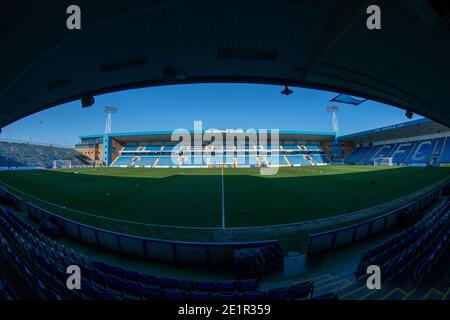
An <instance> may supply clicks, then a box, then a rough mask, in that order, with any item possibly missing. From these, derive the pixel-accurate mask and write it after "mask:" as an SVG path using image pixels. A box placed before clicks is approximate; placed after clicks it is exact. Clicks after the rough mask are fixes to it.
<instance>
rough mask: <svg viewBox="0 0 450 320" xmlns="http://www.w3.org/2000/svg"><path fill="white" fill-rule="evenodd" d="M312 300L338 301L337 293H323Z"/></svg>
mask: <svg viewBox="0 0 450 320" xmlns="http://www.w3.org/2000/svg"><path fill="white" fill-rule="evenodd" d="M313 300H338V293H337V291H336V292H329V293H325V294H322V295H320V296H317V297H314V298H313Z"/></svg>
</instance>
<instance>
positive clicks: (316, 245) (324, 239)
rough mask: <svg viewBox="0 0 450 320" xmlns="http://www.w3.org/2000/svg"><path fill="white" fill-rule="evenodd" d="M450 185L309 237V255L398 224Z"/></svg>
mask: <svg viewBox="0 0 450 320" xmlns="http://www.w3.org/2000/svg"><path fill="white" fill-rule="evenodd" d="M449 187H450V183H447V184H445V185H443V186H442V185H441V186H440V187H438V188H437V189H435V190H433V191H431V192H429V193H427V194H426V195H424V196H422V197H420V198H419V199H417V200H415V201H412V202H411V203H409V204H408V205H406V206H403V207H401V208H399V209H395V210H393V211H391V212H388V213H386V214H384V215H382V216H378V217H376V218H373V219H370V220H366V221H363V222H361V223H357V224H354V225H351V226H348V227H343V228H339V229H334V230H329V231H325V232H320V233H314V234H310V235H309V241H308V254H311V253H317V252H321V251H326V250H330V249H333V248H336V247H339V246H343V245H348V244H351V243H353V242H356V241H358V240H362V239H364V238H367V237H369V236H371V235H374V234H376V233H378V232H381V231H383V230H386V229H388V228H390V227H393V226H394V225H396V224H397V221H398V218H399V217H400V216H401V215H404V214H410V213H412V212H418V211H420V210H422V209H425V208H427V207H428V206H429V205H431V204H432V203H433V202H435V201H437V200H438V199H439V197H440V196H441V193H442V194H446V193H447V190H448V188H449Z"/></svg>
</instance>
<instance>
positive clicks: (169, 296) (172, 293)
mask: <svg viewBox="0 0 450 320" xmlns="http://www.w3.org/2000/svg"><path fill="white" fill-rule="evenodd" d="M187 297H188V295H187V293H186V291H184V290H178V289H164V299H166V300H173V301H184V300H187Z"/></svg>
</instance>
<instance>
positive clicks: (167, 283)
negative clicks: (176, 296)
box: [156, 277, 177, 288]
mask: <svg viewBox="0 0 450 320" xmlns="http://www.w3.org/2000/svg"><path fill="white" fill-rule="evenodd" d="M156 279H157V284H158V285H159V286H161V287H163V288H176V286H177V279H173V278H169V277H156Z"/></svg>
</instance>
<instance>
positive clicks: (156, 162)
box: [152, 157, 161, 167]
mask: <svg viewBox="0 0 450 320" xmlns="http://www.w3.org/2000/svg"><path fill="white" fill-rule="evenodd" d="M159 159H161V158H160V157H158V158H156V160H155V162H153V164H152V167H154V166H157V165H158V162H159Z"/></svg>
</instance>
